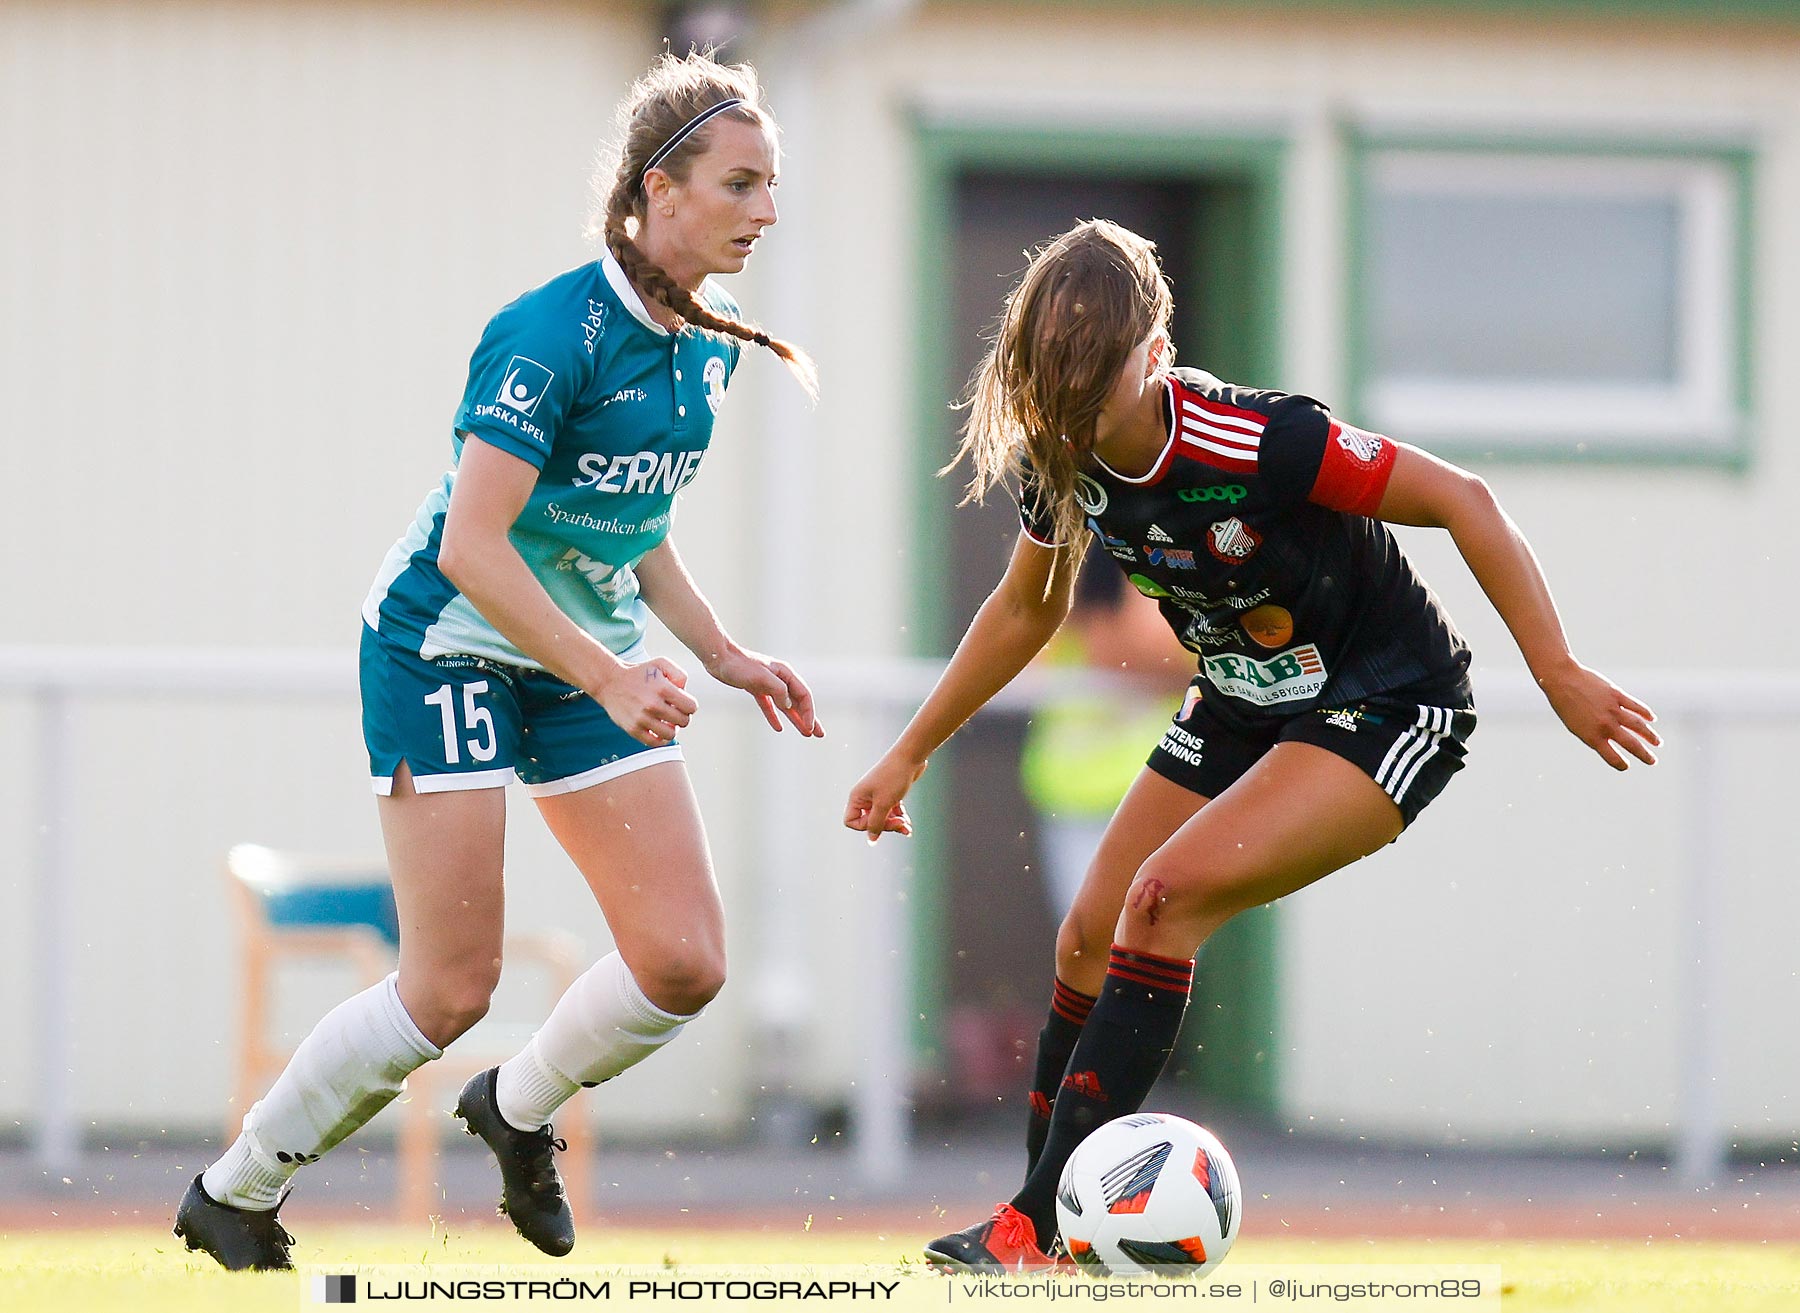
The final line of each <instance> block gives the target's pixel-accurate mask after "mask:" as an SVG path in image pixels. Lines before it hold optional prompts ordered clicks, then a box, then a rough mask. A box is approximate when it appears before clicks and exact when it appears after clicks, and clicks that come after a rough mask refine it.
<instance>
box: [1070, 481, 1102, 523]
mask: <svg viewBox="0 0 1800 1313" xmlns="http://www.w3.org/2000/svg"><path fill="white" fill-rule="evenodd" d="M1075 501H1076V504H1077V505H1079V506H1080V507H1081V509H1082V510H1084V511H1086V512H1087V513H1088V514H1089V515H1098V514H1100V513H1101V512H1102V511H1104V510H1105V509H1106V489H1105V488H1102V487H1101V486H1100V485H1099V484H1098V483H1095V482H1094V481H1093V480H1092V479H1090V478H1089V477H1088V476H1087V475H1085V474H1077V475H1076V476H1075Z"/></svg>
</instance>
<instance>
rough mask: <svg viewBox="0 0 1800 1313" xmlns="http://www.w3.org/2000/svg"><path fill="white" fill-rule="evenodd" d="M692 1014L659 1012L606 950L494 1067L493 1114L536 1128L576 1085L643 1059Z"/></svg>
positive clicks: (525, 1128)
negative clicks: (495, 1105) (533, 1031)
mask: <svg viewBox="0 0 1800 1313" xmlns="http://www.w3.org/2000/svg"><path fill="white" fill-rule="evenodd" d="M699 1015H700V1014H699V1013H698V1012H693V1013H689V1014H688V1015H687V1016H685V1017H681V1016H676V1015H675V1014H674V1013H673V1012H664V1011H663V1010H662V1009H661V1008H659V1007H657V1006H656V1004H654V1003H652V1002H651V1001H650V1000H649V999H648V998H646V997H645V996H644V991H643V990H641V989H639V988H638V983H637V981H636V980H634V979H633V978H632V975H631V971H630V970H629V969H628V968H627V967H626V965H625V959H624V958H622V957H620V956H619V955H618V954H617V953H609V954H607V955H606V956H605V957H603V958H601V959H600V960H599V961H598V962H596V963H594V965H593V966H591V967H589V968H588V969H587V970H586V971H585V972H583V973H582V975H581V977H580V978H579V979H578V980H576V982H575V983H574V984H572V985H570V986H569V992H568V993H566V994H564V995H563V996H562V998H560V999H558V1000H557V1003H556V1006H555V1007H554V1008H553V1009H551V1012H550V1016H549V1019H548V1020H546V1021H545V1022H544V1024H543V1025H542V1026H541V1027H539V1029H538V1032H537V1034H535V1035H533V1036H532V1037H531V1042H530V1043H528V1044H527V1045H526V1046H525V1047H524V1048H523V1049H522V1050H520V1051H519V1053H518V1054H517V1055H515V1056H514V1057H512V1058H509V1059H507V1061H505V1062H503V1063H501V1064H500V1075H499V1078H498V1080H497V1081H496V1083H495V1096H496V1102H497V1103H498V1104H499V1106H500V1115H501V1116H502V1117H504V1118H505V1119H506V1121H507V1122H508V1124H510V1125H512V1126H514V1127H516V1128H517V1129H519V1130H521V1131H535V1130H536V1129H537V1128H538V1127H540V1126H542V1125H543V1124H544V1123H545V1122H547V1121H549V1120H550V1118H551V1117H553V1116H555V1114H556V1110H557V1109H558V1108H560V1107H561V1106H562V1105H563V1104H564V1103H565V1102H566V1101H567V1100H568V1098H569V1096H570V1095H572V1094H574V1093H575V1091H576V1090H578V1089H580V1088H581V1087H582V1086H583V1085H598V1084H599V1083H600V1082H601V1081H604V1080H611V1079H612V1078H613V1077H614V1076H617V1075H618V1074H619V1073H620V1072H622V1071H624V1070H625V1069H626V1068H628V1067H632V1066H635V1065H636V1064H638V1063H640V1062H642V1061H643V1060H644V1059H645V1058H647V1057H649V1056H650V1055H651V1054H652V1053H654V1052H656V1050H657V1049H659V1048H661V1047H662V1046H663V1045H664V1044H667V1043H668V1042H669V1041H670V1040H672V1039H674V1038H675V1037H676V1036H677V1035H679V1034H680V1033H681V1028H682V1027H683V1026H685V1025H686V1024H687V1023H688V1022H690V1021H692V1020H693V1019H694V1018H695V1017H697V1016H699Z"/></svg>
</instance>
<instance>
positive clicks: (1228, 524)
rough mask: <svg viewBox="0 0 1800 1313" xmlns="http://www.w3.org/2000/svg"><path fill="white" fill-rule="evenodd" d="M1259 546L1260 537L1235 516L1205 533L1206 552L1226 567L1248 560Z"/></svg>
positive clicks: (1220, 522) (1260, 543) (1221, 521)
mask: <svg viewBox="0 0 1800 1313" xmlns="http://www.w3.org/2000/svg"><path fill="white" fill-rule="evenodd" d="M1261 546H1262V535H1261V534H1260V533H1258V532H1257V531H1256V530H1255V529H1252V528H1251V527H1250V526H1249V525H1247V524H1245V523H1244V522H1243V521H1242V520H1240V519H1238V517H1237V516H1235V515H1234V516H1232V517H1231V518H1230V519H1229V520H1220V521H1218V522H1217V523H1215V524H1214V525H1213V526H1212V528H1210V529H1208V530H1207V531H1206V550H1207V551H1209V552H1211V553H1212V554H1213V555H1214V556H1215V557H1217V558H1218V559H1219V560H1221V561H1223V562H1225V564H1226V565H1236V564H1237V563H1238V562H1239V561H1247V560H1249V559H1250V558H1251V557H1252V556H1254V555H1256V549H1257V548H1258V547H1261Z"/></svg>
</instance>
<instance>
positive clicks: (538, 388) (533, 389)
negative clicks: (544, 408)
mask: <svg viewBox="0 0 1800 1313" xmlns="http://www.w3.org/2000/svg"><path fill="white" fill-rule="evenodd" d="M555 377H556V375H555V374H552V373H551V372H550V371H549V370H548V369H546V368H544V366H542V365H540V364H538V362H537V361H535V360H531V359H528V358H527V357H525V356H514V357H513V358H512V360H511V361H509V362H508V363H507V366H506V378H505V379H504V380H503V381H502V382H501V384H500V395H499V396H497V397H495V398H494V401H495V402H496V403H497V404H499V405H502V406H505V407H506V408H507V409H508V410H516V411H518V412H519V414H521V415H524V416H525V417H526V418H527V419H529V418H530V417H531V413H532V412H533V411H534V410H536V409H537V408H538V402H540V401H542V400H543V399H544V393H545V392H546V391H548V390H549V387H550V380H551V379H553V378H555Z"/></svg>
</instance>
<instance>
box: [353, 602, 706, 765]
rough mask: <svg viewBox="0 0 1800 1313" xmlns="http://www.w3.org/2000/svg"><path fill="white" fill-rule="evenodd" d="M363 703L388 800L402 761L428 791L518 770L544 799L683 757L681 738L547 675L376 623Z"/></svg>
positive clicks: (372, 758) (365, 659)
mask: <svg viewBox="0 0 1800 1313" xmlns="http://www.w3.org/2000/svg"><path fill="white" fill-rule="evenodd" d="M362 709H363V742H364V744H365V745H366V746H367V747H368V749H369V780H370V782H371V783H372V784H373V785H374V787H375V792H376V793H379V794H381V795H382V796H383V797H385V796H387V795H388V794H390V793H392V792H393V790H394V772H395V771H397V770H398V769H399V768H400V763H401V762H405V763H406V764H407V766H408V768H409V769H410V770H411V772H412V780H413V788H415V789H417V790H418V791H419V792H420V793H447V792H449V791H451V790H454V789H495V788H500V787H502V786H504V785H506V784H507V783H509V782H510V781H511V780H512V779H513V778H514V777H515V776H516V777H517V778H518V779H519V780H520V781H521V782H522V783H523V784H524V785H525V791H526V792H527V793H530V794H532V795H534V796H539V797H541V796H544V795H546V794H554V793H574V792H575V791H576V790H577V789H585V788H587V787H589V786H590V785H594V784H600V783H602V782H604V781H606V780H610V779H615V778H617V777H618V776H620V775H626V774H629V773H630V772H632V771H634V770H642V769H643V768H644V767H646V766H654V765H656V764H657V763H658V762H664V761H680V760H681V759H682V753H681V745H680V744H679V743H667V744H659V745H658V746H656V747H654V748H653V747H650V746H649V745H648V744H645V743H640V742H639V741H638V740H636V739H634V738H632V737H631V736H630V735H629V734H627V733H626V732H625V731H624V730H622V729H620V728H619V727H618V726H617V725H615V724H613V722H612V718H611V717H610V716H608V715H607V714H606V712H605V710H604V709H603V708H602V707H601V706H600V704H599V703H598V702H596V701H594V699H592V698H591V697H589V696H588V695H587V694H585V693H583V692H582V691H581V690H580V689H578V688H576V687H575V686H574V685H573V684H566V683H564V682H563V681H562V680H560V679H558V678H557V677H556V676H555V675H552V674H550V673H548V672H547V671H543V670H531V669H527V668H526V667H523V666H514V665H508V664H506V663H505V662H501V661H490V660H487V659H486V658H484V657H474V656H464V655H461V654H458V653H451V654H450V655H447V656H440V657H431V658H426V657H422V656H420V655H419V654H418V653H417V652H410V651H408V650H407V649H406V648H404V647H400V646H398V645H397V644H394V643H391V642H389V641H388V640H386V639H384V638H382V637H381V635H380V634H378V633H376V632H375V631H374V630H373V629H370V628H369V627H368V626H367V625H365V626H363V634H362Z"/></svg>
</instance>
